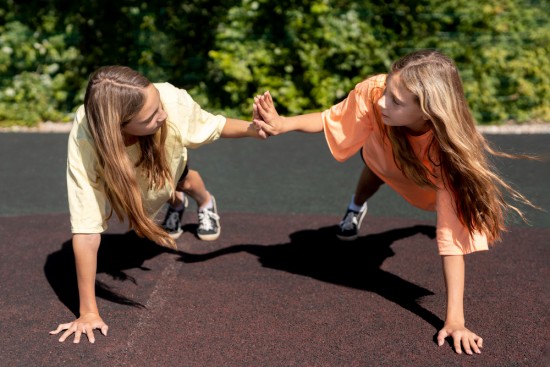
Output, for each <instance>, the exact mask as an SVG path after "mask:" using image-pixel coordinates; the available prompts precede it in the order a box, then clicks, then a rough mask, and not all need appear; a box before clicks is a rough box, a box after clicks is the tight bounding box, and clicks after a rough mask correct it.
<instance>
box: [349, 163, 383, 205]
mask: <svg viewBox="0 0 550 367" xmlns="http://www.w3.org/2000/svg"><path fill="white" fill-rule="evenodd" d="M383 183H384V181H382V180H381V179H380V178H379V177H378V176H377V175H376V174H375V173H374V172H372V171H371V169H370V168H369V167H368V166H367V165H365V168H363V171H362V172H361V176H359V181H358V182H357V187H356V188H355V196H354V200H353V202H354V204H355V205H357V206H362V205H363V204H364V203H366V202H367V200H368V199H369V198H370V197H371V196H372V195H374V194H375V193H376V191H378V189H379V188H380V186H382V184H383Z"/></svg>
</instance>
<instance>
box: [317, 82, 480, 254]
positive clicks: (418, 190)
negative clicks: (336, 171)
mask: <svg viewBox="0 0 550 367" xmlns="http://www.w3.org/2000/svg"><path fill="white" fill-rule="evenodd" d="M385 83H386V75H385V74H381V75H376V76H373V77H371V78H368V79H366V80H364V81H362V82H360V83H359V84H357V85H356V86H355V88H354V89H353V90H352V91H351V92H350V93H349V95H348V96H347V98H346V99H344V100H343V101H342V102H340V103H338V104H336V105H334V106H332V107H331V108H329V109H327V110H325V111H324V112H323V113H322V118H323V127H324V131H325V137H326V140H327V143H328V146H329V149H330V151H331V153H332V155H333V156H334V158H335V159H336V160H338V161H345V160H346V159H348V158H350V157H351V156H353V155H354V154H355V153H357V152H358V151H359V150H360V149H361V148H362V156H363V160H364V161H365V163H366V164H367V166H368V167H369V168H370V169H371V170H372V171H373V172H374V173H375V174H376V175H378V177H380V178H381V179H382V180H383V181H384V182H385V183H387V184H388V185H389V186H390V187H391V188H393V189H394V190H395V191H396V192H397V193H399V194H400V195H401V196H402V197H403V198H404V199H405V200H407V201H408V202H409V203H411V204H412V205H414V206H416V207H418V208H421V209H424V210H431V211H434V210H435V211H436V213H437V245H438V249H439V254H440V255H463V254H467V253H471V252H475V251H482V250H487V249H488V243H487V237H486V236H485V235H484V234H482V233H473V234H470V233H469V232H468V229H467V228H466V227H465V226H464V225H463V224H462V223H461V222H460V219H459V218H458V215H457V212H456V206H455V205H454V203H453V200H452V198H451V194H450V192H449V191H448V190H446V189H445V188H444V187H443V185H442V183H441V182H436V185H437V186H438V187H439V189H437V190H434V189H431V188H425V187H420V186H419V185H417V184H415V183H414V182H413V181H411V180H410V179H408V178H406V177H405V176H404V175H403V173H402V172H401V170H399V168H398V167H397V165H396V164H395V161H394V159H393V153H392V148H391V144H390V142H389V141H388V139H387V138H385V137H384V135H383V133H382V131H381V129H380V126H379V125H378V123H377V122H376V119H375V108H377V106H376V104H375V103H376V101H377V100H378V98H380V96H381V95H382V93H383V91H384V88H385ZM432 138H433V134H432V132H431V131H428V132H427V133H425V134H423V135H420V136H412V135H411V136H408V139H409V142H410V144H411V147H412V148H413V150H414V153H415V155H416V156H417V157H418V158H419V159H420V161H422V162H423V164H424V165H425V166H426V167H428V168H429V169H430V170H431V171H432V172H434V167H433V165H432V164H431V163H430V160H429V157H428V148H429V145H430V143H431V141H432Z"/></svg>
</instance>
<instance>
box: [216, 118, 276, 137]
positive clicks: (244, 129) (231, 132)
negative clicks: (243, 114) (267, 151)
mask: <svg viewBox="0 0 550 367" xmlns="http://www.w3.org/2000/svg"><path fill="white" fill-rule="evenodd" d="M221 136H222V138H246V137H251V138H260V139H265V138H266V136H265V134H262V132H261V131H260V130H258V129H256V128H255V127H254V124H253V123H251V122H248V121H244V120H239V119H233V118H227V119H226V122H225V125H224V127H223V130H222V134H221Z"/></svg>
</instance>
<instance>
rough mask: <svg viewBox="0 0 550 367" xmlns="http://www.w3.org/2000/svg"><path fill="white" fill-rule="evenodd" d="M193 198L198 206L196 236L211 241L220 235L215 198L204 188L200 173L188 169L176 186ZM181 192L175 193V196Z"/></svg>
mask: <svg viewBox="0 0 550 367" xmlns="http://www.w3.org/2000/svg"><path fill="white" fill-rule="evenodd" d="M177 190H178V191H182V192H183V193H185V194H186V195H189V196H190V197H192V198H193V200H195V202H196V203H197V206H198V215H199V225H198V227H197V236H198V237H199V238H200V239H201V240H203V241H213V240H215V239H217V238H218V237H219V236H220V232H221V227H220V217H219V215H218V209H217V207H216V199H215V198H214V196H213V195H211V194H210V192H208V190H206V186H205V184H204V181H203V180H202V177H201V175H200V174H199V173H198V172H197V171H195V170H191V169H190V170H189V172H188V173H187V176H185V179H184V180H182V181H180V182H179V184H178V187H177ZM183 193H181V192H180V193H178V192H177V193H176V196H178V195H179V194H181V196H183Z"/></svg>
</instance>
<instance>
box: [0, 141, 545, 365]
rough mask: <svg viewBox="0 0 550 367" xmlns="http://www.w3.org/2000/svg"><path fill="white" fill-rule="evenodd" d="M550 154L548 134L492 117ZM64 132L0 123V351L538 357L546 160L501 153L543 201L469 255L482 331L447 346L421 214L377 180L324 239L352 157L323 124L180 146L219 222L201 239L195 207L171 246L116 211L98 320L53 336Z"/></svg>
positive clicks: (515, 361)
mask: <svg viewBox="0 0 550 367" xmlns="http://www.w3.org/2000/svg"><path fill="white" fill-rule="evenodd" d="M489 139H490V140H491V141H492V142H493V143H494V144H495V145H496V146H497V147H500V148H501V149H503V150H505V151H508V152H518V153H520V152H527V153H535V154H540V155H544V156H546V157H548V156H550V135H548V134H546V135H509V136H505V135H490V136H489ZM66 141H67V135H66V134H18V133H3V134H0V156H1V157H2V159H1V160H0V251H2V256H1V258H0V289H1V292H0V324H1V325H2V330H3V332H2V333H1V334H0V361H2V362H1V365H3V366H4V365H5V366H61V365H75V364H82V365H87V364H92V365H104V366H536V367H539V366H549V365H550V363H549V361H550V360H549V358H550V333H549V331H550V321H549V318H548V316H549V313H548V310H549V309H550V308H549V306H550V286H549V284H550V283H549V282H548V278H549V275H550V274H549V267H548V264H549V260H550V253H549V251H548V249H549V238H550V214H549V213H548V210H549V209H550V195H548V192H549V187H550V186H549V185H548V182H549V181H550V165H549V163H548V162H542V163H541V162H531V161H510V160H507V161H501V160H497V161H496V165H497V167H499V168H500V170H501V171H502V173H503V175H504V176H505V177H506V178H507V179H508V180H509V181H510V182H512V183H513V184H514V186H515V187H517V188H519V189H520V190H521V192H522V193H524V194H525V195H526V196H527V197H529V198H530V199H532V200H533V201H534V202H535V203H536V204H538V205H539V206H541V207H542V208H544V209H546V210H547V211H542V212H541V211H536V210H532V209H529V208H526V213H527V215H528V217H529V218H530V220H531V222H532V226H527V225H525V224H523V223H521V222H520V221H519V220H518V218H513V217H512V218H511V230H510V232H508V233H507V234H505V236H504V240H503V241H502V242H501V243H499V244H498V245H497V246H496V247H494V248H492V249H491V250H490V251H488V252H484V253H477V254H473V255H469V256H468V257H467V290H466V297H465V312H466V318H467V321H468V325H469V327H470V328H471V329H473V330H474V331H475V332H477V333H478V334H480V335H481V336H482V337H483V338H484V339H485V343H484V344H485V348H484V350H483V353H482V354H481V355H476V356H464V355H463V356H458V355H456V354H455V353H454V352H452V350H451V349H450V346H449V345H446V346H444V347H441V348H438V347H437V346H436V344H435V343H434V342H433V339H432V338H433V336H434V334H435V333H436V332H437V330H438V328H439V327H440V326H441V324H442V318H443V317H444V307H445V289H444V284H443V279H442V275H441V264H440V259H439V256H438V255H437V248H436V245H435V241H434V240H433V239H432V238H433V234H434V227H433V225H434V218H435V217H434V216H433V214H432V213H427V212H423V211H420V210H417V209H414V208H412V207H411V206H410V205H408V204H407V203H405V201H404V200H402V199H401V198H400V197H398V196H397V195H395V194H394V193H393V192H392V191H391V190H389V189H388V188H383V189H382V190H381V191H380V192H379V193H378V194H377V195H376V196H375V197H373V199H372V200H371V201H370V202H369V215H368V216H367V218H366V220H365V223H366V225H365V226H364V227H363V228H362V231H361V232H362V233H361V234H362V235H361V237H360V238H359V239H358V240H357V241H355V242H353V243H340V242H338V241H335V240H334V239H333V233H334V226H335V224H336V223H337V222H338V221H339V220H340V217H341V215H342V214H343V212H344V209H345V206H346V204H347V202H348V200H349V198H350V196H351V194H352V192H353V189H354V187H355V182H356V179H357V177H358V175H359V172H360V169H361V167H362V163H361V161H360V159H359V157H354V158H353V159H351V160H350V161H348V162H345V163H338V162H336V161H335V160H333V159H332V157H331V156H330V153H329V151H328V149H327V148H326V145H325V142H324V140H323V137H322V135H320V134H319V135H304V134H299V133H295V134H287V135H285V136H281V137H277V138H272V139H270V140H268V141H266V142H262V141H255V140H251V139H240V140H228V139H225V140H221V141H219V142H215V143H214V144H211V145H208V146H204V147H201V148H199V149H197V150H195V151H191V152H190V157H191V161H190V162H191V167H193V168H195V169H197V170H199V171H200V172H201V174H202V176H203V178H204V180H205V182H206V184H207V187H208V188H209V190H210V191H211V192H212V193H213V194H214V195H215V196H216V199H217V202H218V208H219V211H220V213H221V217H222V235H221V237H220V239H218V240H217V241H214V242H212V243H205V242H201V241H199V240H197V239H196V238H195V236H194V235H193V230H194V229H195V227H196V215H195V213H194V209H195V207H194V206H193V205H191V207H190V210H189V211H188V212H187V213H186V215H185V219H186V222H187V223H188V224H187V225H186V230H187V232H186V233H185V234H184V235H183V236H182V238H181V239H180V240H179V241H178V246H179V249H178V251H177V252H169V251H164V250H163V249H162V248H160V247H158V246H155V245H154V244H151V243H149V242H148V241H144V240H141V239H138V238H136V237H135V235H133V234H132V233H131V232H128V233H127V230H126V228H125V226H124V225H121V224H118V223H115V222H113V223H112V226H111V228H110V229H109V231H108V233H107V234H105V235H104V238H103V242H102V247H101V250H100V258H99V261H98V283H97V295H98V302H99V306H100V309H101V312H102V316H103V317H104V319H105V321H106V322H107V323H108V324H109V326H110V330H109V335H108V337H103V336H101V335H98V334H97V335H96V339H97V340H96V343H95V344H94V345H91V344H89V343H88V342H87V341H86V340H83V341H82V342H81V343H80V344H79V345H74V344H73V343H71V341H72V338H71V339H69V340H68V341H66V342H65V343H59V342H57V337H55V336H50V335H49V334H48V331H49V330H52V329H54V328H55V327H56V326H57V324H58V323H61V322H68V321H72V320H73V319H74V313H75V312H76V310H77V308H78V295H77V293H76V282H75V278H74V276H75V275H74V261H73V258H72V256H73V255H72V251H71V248H70V236H71V235H70V227H69V217H68V212H67V204H66V196H67V195H66V184H65V160H66V157H65V154H66Z"/></svg>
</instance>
